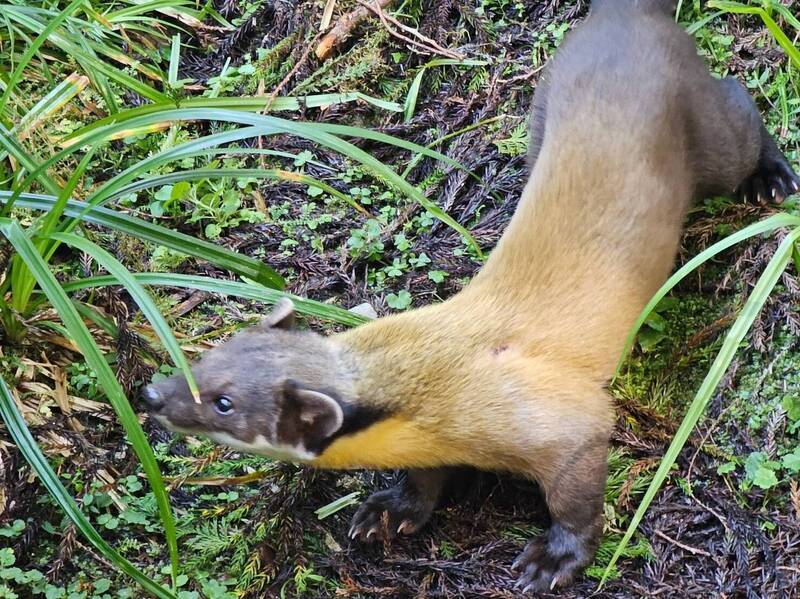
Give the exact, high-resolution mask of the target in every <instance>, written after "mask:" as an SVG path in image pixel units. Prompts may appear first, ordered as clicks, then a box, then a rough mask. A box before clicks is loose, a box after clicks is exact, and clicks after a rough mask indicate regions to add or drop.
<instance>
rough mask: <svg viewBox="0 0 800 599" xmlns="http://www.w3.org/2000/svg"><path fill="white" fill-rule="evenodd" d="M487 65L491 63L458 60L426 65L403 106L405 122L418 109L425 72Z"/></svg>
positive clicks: (433, 62) (436, 60)
mask: <svg viewBox="0 0 800 599" xmlns="http://www.w3.org/2000/svg"><path fill="white" fill-rule="evenodd" d="M487 64H489V63H488V62H486V61H485V60H457V59H453V58H437V59H434V60H431V61H430V62H427V63H425V64H424V65H423V66H422V68H420V70H419V73H417V75H416V77H414V81H412V82H411V87H409V88H408V95H407V96H406V101H405V104H404V105H403V118H404V120H405V121H406V122H408V121H410V120H411V119H412V117H413V116H414V109H415V108H416V107H417V97H418V96H419V88H420V86H421V85H422V78H423V77H424V76H425V71H427V70H428V69H429V68H431V67H444V66H458V67H478V66H483V65H487Z"/></svg>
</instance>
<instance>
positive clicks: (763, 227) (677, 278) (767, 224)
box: [612, 214, 800, 382]
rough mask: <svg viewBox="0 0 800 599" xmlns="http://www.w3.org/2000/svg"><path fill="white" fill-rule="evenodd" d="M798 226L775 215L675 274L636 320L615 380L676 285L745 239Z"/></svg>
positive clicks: (794, 220) (710, 249)
mask: <svg viewBox="0 0 800 599" xmlns="http://www.w3.org/2000/svg"><path fill="white" fill-rule="evenodd" d="M797 225H800V217H798V216H794V215H791V214H775V215H773V216H770V217H769V218H765V219H764V220H762V221H759V222H757V223H753V224H752V225H749V226H747V227H745V228H744V229H742V230H741V231H737V232H736V233H733V234H731V235H729V236H728V237H726V238H725V239H722V240H721V241H718V242H717V243H715V244H714V245H712V246H710V247H708V248H706V249H705V250H703V251H702V252H700V253H699V254H698V255H697V256H695V257H694V258H692V259H691V260H689V261H688V262H687V263H686V264H684V265H683V266H682V267H681V268H679V269H678V270H677V271H676V272H675V274H673V275H672V276H671V277H670V278H669V279H667V282H666V283H664V284H663V285H662V286H661V287H660V288H659V290H658V291H656V293H655V295H653V297H652V298H651V299H650V301H649V302H647V305H646V306H645V307H644V309H643V310H642V312H641V314H639V318H637V319H636V323H635V324H634V325H633V327H632V328H631V331H630V333H628V338H627V339H626V340H625V347H624V348H623V350H622V355H621V356H620V358H619V361H618V362H617V369H616V371H615V372H614V377H613V378H614V379H615V378H617V376H619V373H620V370H622V365H623V364H624V363H625V360H627V358H628V354H629V353H630V351H631V348H633V343H634V341H636V335H637V334H638V333H639V329H640V328H641V327H642V325H643V324H644V321H645V320H647V317H648V316H650V313H651V312H652V311H653V309H654V308H655V307H656V306H657V305H658V302H660V301H661V300H662V299H663V298H664V296H665V295H667V293H669V292H670V290H671V289H672V288H673V287H675V285H677V284H678V283H680V282H681V281H682V280H683V279H684V278H685V277H686V275H688V274H689V273H690V272H692V271H693V270H694V269H695V268H697V267H698V266H700V265H701V264H702V263H703V262H706V261H708V260H710V259H711V258H713V257H714V256H716V255H717V254H719V253H720V252H722V251H724V250H726V249H728V248H729V247H731V246H733V245H736V244H737V243H739V242H740V241H744V240H745V239H748V238H749V237H753V236H754V235H759V234H760V233H767V232H769V231H774V230H775V229H779V228H781V227H791V226H797ZM612 382H613V379H612Z"/></svg>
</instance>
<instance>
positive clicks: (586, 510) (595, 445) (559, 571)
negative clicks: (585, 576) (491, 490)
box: [512, 436, 608, 593]
mask: <svg viewBox="0 0 800 599" xmlns="http://www.w3.org/2000/svg"><path fill="white" fill-rule="evenodd" d="M607 447H608V440H607V438H606V437H605V436H602V437H600V438H597V439H593V440H591V441H587V442H586V443H584V444H583V445H581V446H580V447H578V448H577V449H576V450H575V451H574V452H571V453H570V454H569V455H564V456H562V459H561V460H559V467H558V469H557V470H554V471H553V473H552V474H551V475H547V476H542V475H541V474H537V475H536V478H537V480H538V482H539V485H540V486H541V488H542V490H543V492H544V496H545V501H546V502H547V508H548V510H549V512H550V519H551V523H550V528H549V529H548V530H547V531H546V532H545V533H544V535H542V536H541V537H538V538H536V539H533V540H532V541H531V542H530V543H529V544H528V546H527V547H526V548H525V550H524V551H523V552H522V554H521V555H520V556H519V557H518V558H517V560H516V561H515V562H514V565H513V566H512V568H513V569H514V570H517V571H519V572H520V577H519V580H518V582H517V588H521V589H523V592H526V593H527V592H529V591H537V592H542V591H548V590H551V589H553V588H555V587H556V586H563V585H566V584H569V583H570V582H571V581H572V580H573V579H574V578H575V576H576V575H577V574H579V573H580V572H581V570H583V568H584V567H585V566H587V565H589V564H590V563H591V561H592V559H593V558H594V553H595V550H596V549H597V545H598V543H599V542H600V535H601V533H602V531H603V492H604V490H605V483H606V472H607V464H606V461H607V455H606V454H607Z"/></svg>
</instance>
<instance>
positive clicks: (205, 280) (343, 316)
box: [62, 273, 369, 327]
mask: <svg viewBox="0 0 800 599" xmlns="http://www.w3.org/2000/svg"><path fill="white" fill-rule="evenodd" d="M133 277H134V278H135V279H136V280H137V281H139V282H140V283H141V284H142V285H153V286H159V287H182V288H186V289H197V290H200V291H208V292H210V293H219V294H221V295H232V296H235V297H241V298H245V299H250V300H255V301H259V302H264V303H265V304H269V305H272V304H274V303H276V302H277V301H278V300H280V299H281V298H284V297H288V298H290V299H291V300H292V301H293V302H294V304H295V307H296V308H297V311H298V312H299V313H300V314H305V315H307V316H313V317H315V318H319V319H322V320H327V321H331V322H337V323H339V324H343V325H346V326H350V327H352V326H358V325H360V324H363V323H365V322H369V319H368V318H365V317H363V316H360V315H358V314H354V313H353V312H349V311H347V310H345V309H343V308H339V307H337V306H332V305H330V304H323V303H322V302H317V301H314V300H310V299H304V298H302V297H298V296H296V295H291V294H289V293H284V292H282V291H275V290H274V289H268V288H266V287H260V286H258V285H252V284H249V283H240V282H238V281H225V280H221V279H212V278H211V277H203V276H199V275H181V274H174V273H134V274H133ZM118 284H119V283H118V281H116V280H115V279H114V277H110V276H99V277H90V278H88V279H80V280H77V281H70V282H68V283H64V284H63V285H62V287H63V289H64V291H66V292H68V293H72V292H74V291H79V290H81V289H92V288H96V287H108V286H109V285H118Z"/></svg>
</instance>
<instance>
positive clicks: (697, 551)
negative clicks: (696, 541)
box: [655, 530, 711, 557]
mask: <svg viewBox="0 0 800 599" xmlns="http://www.w3.org/2000/svg"><path fill="white" fill-rule="evenodd" d="M655 533H656V536H657V537H661V538H662V539H664V540H665V541H669V542H670V543H672V544H673V545H677V546H678V547H680V548H681V549H684V550H686V551H688V552H689V553H693V554H695V555H705V556H706V557H711V554H710V553H709V552H708V551H705V550H703V549H698V548H697V547H691V546H689V545H684V544H683V543H681V542H680V541H676V540H675V539H673V538H672V537H669V536H667V535H665V534H664V533H663V532H661V531H660V530H657V531H655Z"/></svg>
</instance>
